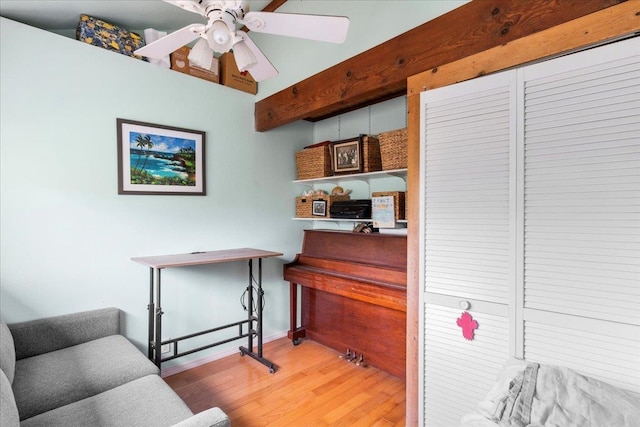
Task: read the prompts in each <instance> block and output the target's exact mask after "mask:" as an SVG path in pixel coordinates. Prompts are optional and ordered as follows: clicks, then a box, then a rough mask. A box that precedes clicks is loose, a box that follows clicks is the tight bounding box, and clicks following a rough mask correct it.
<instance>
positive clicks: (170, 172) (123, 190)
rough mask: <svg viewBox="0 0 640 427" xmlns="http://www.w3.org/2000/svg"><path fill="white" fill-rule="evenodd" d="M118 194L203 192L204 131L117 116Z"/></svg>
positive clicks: (190, 193)
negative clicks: (118, 117)
mask: <svg viewBox="0 0 640 427" xmlns="http://www.w3.org/2000/svg"><path fill="white" fill-rule="evenodd" d="M116 124H117V134H118V194H156V195H197V196H204V195H205V194H206V193H205V160H204V159H205V157H204V146H205V133H204V132H202V131H197V130H191V129H183V128H178V127H172V126H164V125H156V124H152V123H144V122H136V121H132V120H125V119H117V120H116Z"/></svg>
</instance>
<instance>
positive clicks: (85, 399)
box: [0, 308, 230, 427]
mask: <svg viewBox="0 0 640 427" xmlns="http://www.w3.org/2000/svg"><path fill="white" fill-rule="evenodd" d="M158 374H159V370H158V368H157V367H156V366H155V365H154V364H153V363H152V362H151V361H149V360H148V359H147V358H146V357H145V355H144V354H142V353H141V352H140V351H139V350H138V349H137V348H136V347H135V346H134V345H133V344H132V343H131V342H129V341H128V340H127V339H126V338H125V337H123V336H122V335H120V310H118V309H117V308H106V309H101V310H93V311H87V312H82V313H75V314H69V315H64V316H56V317H50V318H46V319H41V320H34V321H29V322H22V323H14V324H10V325H7V324H6V323H4V322H0V426H2V427H14V426H21V427H35V426H47V427H51V426H61V427H62V426H64V427H70V426H78V427H79V426H83V427H84V426H114V427H115V426H117V427H122V426H128V427H137V426H150V427H151V426H153V427H161V426H175V427H205V426H206V427H209V426H215V427H223V426H229V425H230V423H229V418H228V417H227V415H226V414H225V413H224V412H223V411H222V410H221V409H219V408H211V409H208V410H206V411H203V412H200V413H199V414H196V415H194V414H193V413H192V412H191V410H190V409H189V408H188V407H187V405H186V404H185V403H184V402H183V401H182V399H180V397H179V396H178V395H177V394H176V393H175V392H174V391H173V390H172V389H171V388H170V387H169V386H168V385H167V384H166V383H165V382H164V381H163V380H162V378H160V376H159V375H158Z"/></svg>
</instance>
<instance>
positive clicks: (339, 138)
mask: <svg viewBox="0 0 640 427" xmlns="http://www.w3.org/2000/svg"><path fill="white" fill-rule="evenodd" d="M341 118H342V114H340V115H339V116H338V141H341V140H342V138H341V137H340V131H341V129H340V119H341Z"/></svg>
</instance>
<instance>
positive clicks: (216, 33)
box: [207, 20, 231, 53]
mask: <svg viewBox="0 0 640 427" xmlns="http://www.w3.org/2000/svg"><path fill="white" fill-rule="evenodd" d="M207 41H208V42H209V46H210V47H211V49H213V50H214V51H216V52H219V53H224V52H229V49H231V32H230V31H229V27H228V26H227V24H226V23H225V22H224V21H222V20H218V21H214V22H213V24H211V28H209V30H208V31H207Z"/></svg>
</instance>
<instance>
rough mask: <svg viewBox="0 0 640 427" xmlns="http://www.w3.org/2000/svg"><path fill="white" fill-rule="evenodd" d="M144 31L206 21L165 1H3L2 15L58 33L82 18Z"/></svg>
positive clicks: (255, 4) (263, 0)
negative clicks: (82, 15) (88, 17)
mask: <svg viewBox="0 0 640 427" xmlns="http://www.w3.org/2000/svg"><path fill="white" fill-rule="evenodd" d="M249 3H250V6H249V9H250V10H255V11H257V10H262V9H263V8H264V7H265V6H266V5H267V4H269V3H270V1H269V0H251V1H250V2H249ZM83 13H84V14H87V15H91V16H93V17H96V18H99V19H102V20H104V21H107V22H110V23H112V24H114V25H118V26H120V27H122V28H126V29H129V30H136V31H141V30H144V29H145V28H155V29H157V30H161V31H173V30H177V29H178V28H182V27H184V26H186V25H189V24H193V23H195V22H205V20H204V18H202V17H201V16H198V15H196V14H194V13H192V12H187V11H185V10H183V9H181V8H179V7H176V6H174V5H171V4H169V3H165V2H163V1H162V0H0V15H1V16H3V17H5V18H9V19H12V20H14V21H18V22H22V23H23V24H27V25H31V26H34V27H38V28H41V29H43V30H49V31H54V32H63V31H68V30H75V28H76V26H77V25H78V20H79V17H80V15H81V14H83Z"/></svg>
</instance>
